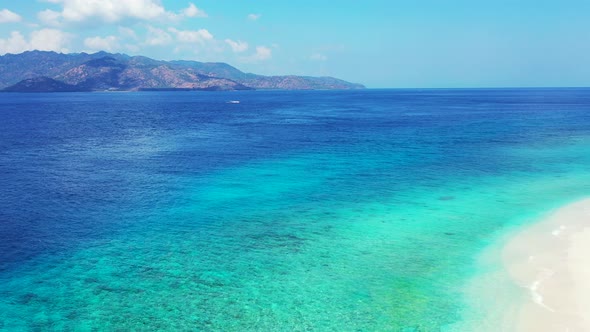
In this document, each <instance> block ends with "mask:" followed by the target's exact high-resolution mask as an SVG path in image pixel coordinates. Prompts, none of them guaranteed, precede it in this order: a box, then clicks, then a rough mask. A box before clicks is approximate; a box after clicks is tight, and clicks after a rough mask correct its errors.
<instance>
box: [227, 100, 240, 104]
mask: <svg viewBox="0 0 590 332" xmlns="http://www.w3.org/2000/svg"><path fill="white" fill-rule="evenodd" d="M227 103H228V104H239V103H240V101H239V100H230V101H228V102H227Z"/></svg>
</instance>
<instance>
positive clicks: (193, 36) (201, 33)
mask: <svg viewBox="0 0 590 332" xmlns="http://www.w3.org/2000/svg"><path fill="white" fill-rule="evenodd" d="M168 31H169V32H171V33H173V34H174V35H176V40H177V41H178V42H180V43H198V44H204V43H205V42H207V41H210V40H213V35H212V34H211V33H210V32H209V31H207V30H206V29H199V30H177V29H175V28H168Z"/></svg>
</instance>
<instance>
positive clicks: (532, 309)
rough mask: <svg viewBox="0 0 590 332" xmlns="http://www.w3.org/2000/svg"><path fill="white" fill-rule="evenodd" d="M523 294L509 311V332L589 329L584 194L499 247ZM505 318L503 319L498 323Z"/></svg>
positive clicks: (588, 202) (589, 258)
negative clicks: (576, 200)
mask: <svg viewBox="0 0 590 332" xmlns="http://www.w3.org/2000/svg"><path fill="white" fill-rule="evenodd" d="M502 259H503V262H504V265H505V267H506V270H507V272H508V274H509V276H510V278H511V279H512V280H513V282H514V283H516V284H517V285H518V286H520V287H522V288H524V289H527V290H528V293H529V297H528V298H526V299H525V300H524V301H522V305H521V306H520V307H519V308H517V309H516V311H515V312H514V313H511V314H510V315H509V316H510V319H511V320H514V322H512V323H510V324H503V325H504V326H506V325H513V329H511V330H513V331H571V332H573V331H590V199H584V200H581V201H578V202H575V203H573V204H569V205H567V206H564V207H562V208H560V209H558V210H556V211H555V212H553V213H552V214H550V215H549V216H548V217H547V218H546V219H545V220H543V221H541V222H539V223H536V224H534V225H532V226H530V227H527V228H526V229H524V230H523V231H521V232H519V233H518V234H517V235H516V236H514V237H513V238H512V239H510V240H509V241H508V242H507V244H506V246H505V247H504V248H503V250H502ZM504 323H506V322H504Z"/></svg>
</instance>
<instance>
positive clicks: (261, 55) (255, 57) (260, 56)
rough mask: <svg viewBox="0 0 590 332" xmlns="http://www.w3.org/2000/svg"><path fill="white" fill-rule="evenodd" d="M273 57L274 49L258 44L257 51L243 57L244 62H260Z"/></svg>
mask: <svg viewBox="0 0 590 332" xmlns="http://www.w3.org/2000/svg"><path fill="white" fill-rule="evenodd" d="M270 58H272V49H270V48H269V47H266V46H256V52H255V53H254V54H252V55H250V56H246V57H242V58H240V60H241V61H242V62H260V61H265V60H269V59H270Z"/></svg>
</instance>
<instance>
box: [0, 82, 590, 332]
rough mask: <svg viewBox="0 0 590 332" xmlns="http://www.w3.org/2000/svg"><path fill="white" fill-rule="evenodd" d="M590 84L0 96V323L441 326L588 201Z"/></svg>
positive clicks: (33, 326) (63, 326)
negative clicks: (542, 223) (483, 275)
mask: <svg viewBox="0 0 590 332" xmlns="http://www.w3.org/2000/svg"><path fill="white" fill-rule="evenodd" d="M589 92H590V90H585V89H562V90H546V89H539V90H368V91H358V92H239V93H213V94H209V93H203V94H192V93H134V94H51V95H47V94H38V95H37V94H35V95H13V94H5V95H3V97H4V98H3V99H1V100H0V144H1V145H0V148H1V149H0V151H1V152H0V172H1V174H2V175H3V176H2V177H1V178H0V193H2V195H1V197H2V198H1V199H0V232H1V233H0V235H1V238H0V239H1V240H2V244H0V252H1V253H0V259H1V260H0V263H1V265H0V269H1V270H0V294H1V295H2V296H0V329H6V330H48V329H49V330H203V331H207V330H212V331H292V330H296V331H305V330H317V331H438V330H444V329H446V330H453V326H457V325H454V324H455V323H457V322H459V321H461V320H463V319H466V317H465V316H464V315H465V306H466V305H469V301H467V300H466V299H465V298H464V296H463V289H464V286H465V284H466V283H467V282H468V280H470V279H471V278H472V277H473V276H474V275H477V274H478V273H480V272H481V271H479V270H478V269H480V268H481V267H480V266H479V265H478V264H477V263H476V260H477V257H478V255H479V253H480V252H481V251H482V250H484V249H485V248H487V247H488V246H489V245H490V244H493V243H495V241H497V240H498V239H499V238H500V236H501V235H502V234H504V233H505V232H507V230H509V229H511V228H512V227H515V226H518V225H522V224H524V223H528V222H533V221H534V220H535V218H536V217H538V216H539V215H541V214H542V213H544V212H546V211H547V210H549V209H552V208H554V207H557V206H559V205H560V204H563V203H565V202H568V201H571V200H574V199H577V198H579V197H582V196H584V195H587V194H588V192H589V190H588V189H589V188H590V186H589V185H590V172H589V171H588V167H587V166H588V165H590V139H589V137H590V136H589V133H590V131H589V129H590V115H589V114H590V113H588V110H590V94H589ZM236 99H239V100H241V103H240V104H238V105H236V104H226V103H225V101H226V100H236ZM487 268H490V267H487ZM492 268H493V267H492ZM496 268H501V267H499V266H498V267H496ZM469 319H471V320H473V319H475V320H477V319H478V318H477V317H475V318H474V317H473V316H470V317H469ZM482 319H484V317H482Z"/></svg>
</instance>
